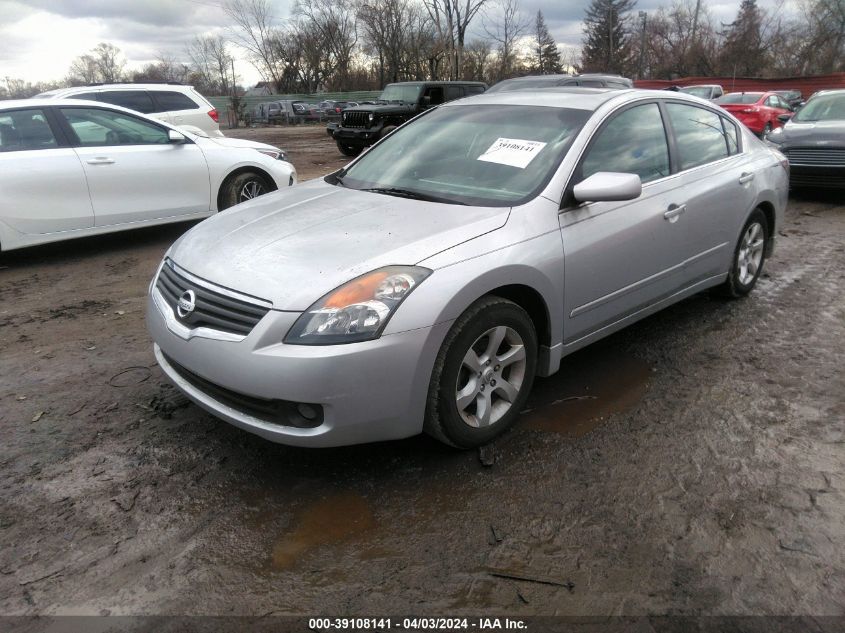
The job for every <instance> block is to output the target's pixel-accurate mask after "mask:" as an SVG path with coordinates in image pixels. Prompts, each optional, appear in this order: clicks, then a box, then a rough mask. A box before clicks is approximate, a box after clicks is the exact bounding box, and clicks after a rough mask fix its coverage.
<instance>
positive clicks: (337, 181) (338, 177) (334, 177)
mask: <svg viewBox="0 0 845 633" xmlns="http://www.w3.org/2000/svg"><path fill="white" fill-rule="evenodd" d="M345 175H346V168H342V169H338V170H337V171H336V172H334V173H331V174H329V175H328V176H326V177H325V178H324V180H325V181H326V182H327V183H329V184H330V185H340V186H341V187H345V186H346V185H344V184H343V177H344V176H345Z"/></svg>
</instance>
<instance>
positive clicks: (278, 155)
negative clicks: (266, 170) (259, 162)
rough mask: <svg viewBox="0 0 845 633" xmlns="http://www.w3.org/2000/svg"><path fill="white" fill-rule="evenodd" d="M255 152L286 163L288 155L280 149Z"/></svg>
mask: <svg viewBox="0 0 845 633" xmlns="http://www.w3.org/2000/svg"><path fill="white" fill-rule="evenodd" d="M256 151H257V152H261V153H262V154H265V155H267V156H269V157H270V158H275V159H276V160H283V161H287V162H289V161H288V155H287V154H286V153H285V152H284V150H280V149H256Z"/></svg>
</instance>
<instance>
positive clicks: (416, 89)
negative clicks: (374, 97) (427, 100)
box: [379, 84, 422, 103]
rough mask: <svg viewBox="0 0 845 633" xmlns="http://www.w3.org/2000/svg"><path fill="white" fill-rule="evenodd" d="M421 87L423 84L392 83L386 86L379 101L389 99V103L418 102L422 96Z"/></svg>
mask: <svg viewBox="0 0 845 633" xmlns="http://www.w3.org/2000/svg"><path fill="white" fill-rule="evenodd" d="M421 88H422V86H420V85H419V84H417V85H412V86H408V85H404V86H403V85H400V84H390V85H389V86H386V87H385V89H384V91H382V93H381V96H380V97H379V101H387V102H388V103H390V102H392V101H396V102H401V103H416V102H417V99H419V97H420V89H421Z"/></svg>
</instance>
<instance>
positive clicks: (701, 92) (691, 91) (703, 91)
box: [678, 86, 711, 99]
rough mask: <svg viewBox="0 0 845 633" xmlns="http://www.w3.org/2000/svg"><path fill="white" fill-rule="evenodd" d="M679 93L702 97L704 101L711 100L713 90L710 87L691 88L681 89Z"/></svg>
mask: <svg viewBox="0 0 845 633" xmlns="http://www.w3.org/2000/svg"><path fill="white" fill-rule="evenodd" d="M678 92H685V93H686V94H688V95H692V96H693V97H701V98H702V99H709V98H710V92H711V89H710V88H709V87H708V86H691V87H689V88H681V89H680V90H679V91H678Z"/></svg>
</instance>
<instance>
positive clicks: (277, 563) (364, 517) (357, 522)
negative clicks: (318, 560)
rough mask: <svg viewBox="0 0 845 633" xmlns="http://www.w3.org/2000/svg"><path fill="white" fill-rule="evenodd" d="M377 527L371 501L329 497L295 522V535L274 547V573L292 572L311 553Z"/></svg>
mask: <svg viewBox="0 0 845 633" xmlns="http://www.w3.org/2000/svg"><path fill="white" fill-rule="evenodd" d="M374 525H375V519H374V518H373V513H372V511H371V510H370V506H369V504H368V503H367V501H366V500H365V499H364V498H363V497H361V496H360V495H357V494H354V493H351V492H345V493H340V494H335V495H331V496H328V497H326V498H324V499H320V500H319V501H317V502H315V503H313V504H311V505H310V506H308V507H307V508H305V509H304V510H303V511H302V512H301V513H300V514H299V515H298V516H297V517H296V518H295V519H294V521H293V524H292V531H291V532H290V533H288V534H285V535H284V536H283V537H282V538H281V539H279V540H278V541H277V542H276V544H275V546H274V547H273V555H272V565H273V568H274V569H289V568H290V567H292V566H293V565H294V564H296V562H297V561H298V560H299V559H300V558H302V557H303V556H305V555H306V554H308V553H309V552H310V551H312V550H314V549H317V548H319V547H321V546H323V545H329V544H332V543H338V542H340V541H344V540H346V539H348V538H352V537H354V536H358V535H361V534H363V533H365V532H366V531H368V530H370V529H371V528H372V527H373V526H374Z"/></svg>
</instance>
